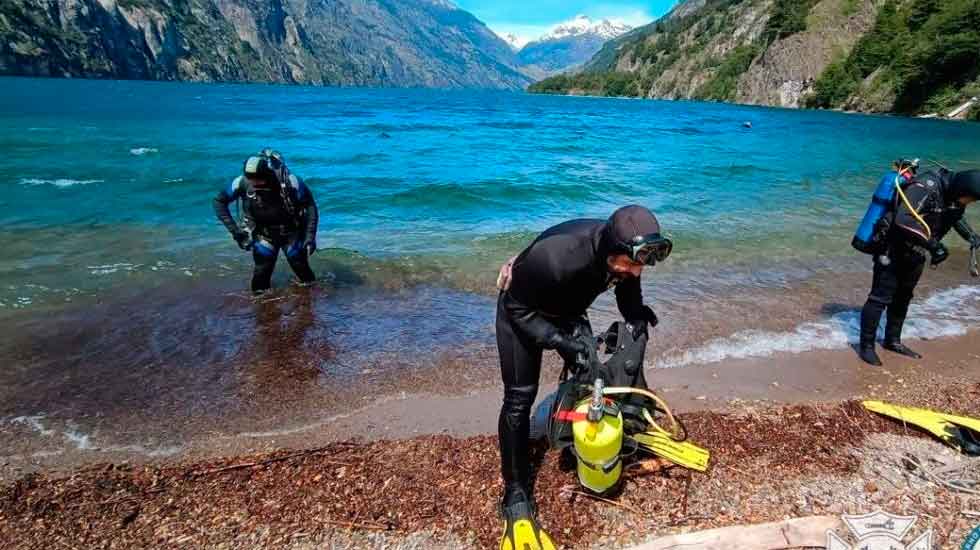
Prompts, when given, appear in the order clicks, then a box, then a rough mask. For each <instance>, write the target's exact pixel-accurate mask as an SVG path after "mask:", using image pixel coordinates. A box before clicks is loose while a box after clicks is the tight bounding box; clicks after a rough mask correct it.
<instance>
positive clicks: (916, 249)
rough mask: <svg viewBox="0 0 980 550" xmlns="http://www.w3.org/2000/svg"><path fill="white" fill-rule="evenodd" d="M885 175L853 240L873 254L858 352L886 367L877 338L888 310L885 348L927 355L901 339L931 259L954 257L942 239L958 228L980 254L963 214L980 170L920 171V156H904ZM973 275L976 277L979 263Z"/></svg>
mask: <svg viewBox="0 0 980 550" xmlns="http://www.w3.org/2000/svg"><path fill="white" fill-rule="evenodd" d="M894 168H895V171H893V172H890V173H888V174H886V175H885V176H884V178H883V179H882V181H881V183H880V184H879V186H878V189H877V190H876V191H875V196H874V199H873V201H872V204H871V206H870V207H869V209H868V213H867V214H866V215H865V218H864V220H863V221H862V223H861V226H860V227H859V228H858V232H857V234H856V235H855V237H854V241H853V245H854V247H855V248H857V249H858V250H860V251H862V252H865V253H868V254H872V255H874V279H873V282H872V286H871V293H870V294H869V295H868V300H867V302H866V303H865V304H864V308H863V309H862V310H861V339H860V344H859V347H858V353H859V356H860V357H861V359H862V360H863V361H864V362H865V363H868V364H870V365H874V366H881V364H882V363H881V359H880V358H879V357H878V354H877V352H876V351H875V339H876V337H877V334H878V324H879V322H880V320H881V315H882V313H884V312H886V311H887V314H886V324H885V338H884V341H883V342H882V347H883V348H885V349H887V350H889V351H892V352H895V353H898V354H900V355H904V356H906V357H911V358H913V359H921V358H922V356H921V355H919V354H918V353H916V352H915V351H913V350H911V349H910V348H909V347H908V346H906V345H905V344H903V343H902V327H903V325H904V324H905V317H906V316H907V315H908V310H909V304H910V302H911V301H912V296H913V293H914V291H915V287H916V285H917V284H918V282H919V278H920V277H921V276H922V271H923V269H924V267H925V264H926V260H927V259H929V261H930V264H931V265H932V266H933V267H936V266H938V265H939V264H941V263H943V262H944V261H946V259H947V258H949V251H948V250H947V249H946V246H945V245H943V243H942V240H943V238H944V237H945V236H946V234H947V233H949V231H950V230H951V229H955V230H956V232H957V233H959V235H960V236H961V237H963V239H964V240H966V241H967V242H968V243H969V244H970V249H971V254H973V255H974V258H975V257H976V256H975V255H976V252H977V250H978V249H980V236H978V235H977V234H976V232H974V231H973V229H972V228H971V227H970V226H969V224H967V222H966V220H964V219H963V214H964V212H965V210H966V206H967V205H968V204H970V203H972V202H974V201H976V200H977V199H978V198H980V170H968V171H964V172H955V173H954V172H950V171H949V170H946V169H944V168H939V169H937V170H936V171H928V172H923V173H921V174H919V173H918V162H917V161H906V160H901V161H898V162H896V163H895V167H894ZM973 275H974V276H977V271H976V266H975V265H974V268H973Z"/></svg>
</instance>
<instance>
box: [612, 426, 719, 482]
mask: <svg viewBox="0 0 980 550" xmlns="http://www.w3.org/2000/svg"><path fill="white" fill-rule="evenodd" d="M629 437H632V438H633V439H634V440H635V441H636V443H637V444H638V445H639V446H640V448H641V449H644V450H646V451H649V452H651V453H653V454H655V455H657V456H659V457H662V458H665V459H667V460H669V461H671V462H673V463H674V464H677V465H678V466H683V467H685V468H689V469H691V470H696V471H698V472H704V471H707V469H708V461H709V460H710V458H711V454H710V453H709V452H708V451H707V450H705V449H702V448H701V447H698V446H697V445H695V444H694V443H691V442H690V441H677V440H675V439H673V438H672V437H671V436H670V434H668V433H667V432H665V431H661V430H651V431H648V432H641V433H637V434H633V435H631V436H629Z"/></svg>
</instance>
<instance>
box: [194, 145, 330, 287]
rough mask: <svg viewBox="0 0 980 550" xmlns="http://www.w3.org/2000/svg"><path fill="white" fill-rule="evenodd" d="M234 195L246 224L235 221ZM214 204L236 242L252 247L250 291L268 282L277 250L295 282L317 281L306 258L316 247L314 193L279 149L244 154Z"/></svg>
mask: <svg viewBox="0 0 980 550" xmlns="http://www.w3.org/2000/svg"><path fill="white" fill-rule="evenodd" d="M239 199H240V200H241V201H242V202H241V209H242V215H243V217H244V224H245V227H242V225H241V224H239V223H238V222H237V221H235V219H234V218H233V217H232V215H231V211H230V209H229V208H228V205H229V204H231V203H232V202H234V201H236V200H239ZM213 206H214V213H215V215H216V216H217V217H218V219H219V220H220V221H221V223H222V224H224V226H225V227H226V228H227V229H228V232H229V233H231V236H232V238H233V239H235V242H236V243H238V246H239V247H240V248H241V249H242V250H246V251H248V250H251V251H252V259H253V260H254V261H255V270H254V272H253V274H252V291H253V292H260V291H263V290H267V289H268V288H269V287H270V285H271V283H272V273H273V271H275V268H276V260H277V259H278V257H279V251H280V250H281V249H282V250H285V253H286V260H287V261H288V262H289V266H290V267H291V268H292V269H293V272H294V273H295V274H296V276H297V277H298V278H299V280H300V281H302V282H303V283H311V282H313V281H314V280H316V276H315V275H314V274H313V270H312V269H311V268H310V263H309V257H310V256H312V255H313V253H314V252H316V231H317V223H318V222H319V211H318V210H317V206H316V201H315V200H314V198H313V193H312V192H311V191H310V189H309V188H308V187H307V186H306V184H305V183H303V180H302V179H300V178H299V177H297V176H294V175H293V174H290V173H289V169H288V168H286V163H285V162H284V161H283V159H282V156H281V155H280V154H279V153H277V152H276V151H273V150H271V149H264V150H263V151H261V152H260V153H259V154H258V155H256V156H253V157H249V158H248V160H246V161H245V166H244V168H243V174H242V175H241V176H239V177H237V178H235V179H234V180H233V181H232V182H231V185H229V186H228V188H226V189H222V190H221V191H219V192H218V194H217V196H215V198H214V202H213Z"/></svg>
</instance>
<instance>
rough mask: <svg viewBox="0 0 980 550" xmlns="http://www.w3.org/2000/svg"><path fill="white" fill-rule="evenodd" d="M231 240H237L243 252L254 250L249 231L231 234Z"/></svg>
mask: <svg viewBox="0 0 980 550" xmlns="http://www.w3.org/2000/svg"><path fill="white" fill-rule="evenodd" d="M231 238H233V239H235V242H236V243H238V248H241V249H242V250H251V249H252V236H251V235H249V234H248V232H247V231H236V232H234V233H232V234H231Z"/></svg>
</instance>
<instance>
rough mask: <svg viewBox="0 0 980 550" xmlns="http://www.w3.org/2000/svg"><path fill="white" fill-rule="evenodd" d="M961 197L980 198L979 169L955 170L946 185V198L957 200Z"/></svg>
mask: <svg viewBox="0 0 980 550" xmlns="http://www.w3.org/2000/svg"><path fill="white" fill-rule="evenodd" d="M963 197H970V198H973V199H977V200H980V170H965V171H963V172H956V173H955V174H953V177H952V178H950V181H949V185H948V186H947V199H948V200H950V201H958V200H960V199H961V198H963Z"/></svg>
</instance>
